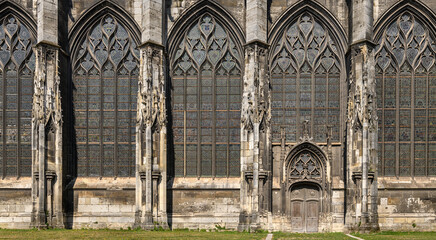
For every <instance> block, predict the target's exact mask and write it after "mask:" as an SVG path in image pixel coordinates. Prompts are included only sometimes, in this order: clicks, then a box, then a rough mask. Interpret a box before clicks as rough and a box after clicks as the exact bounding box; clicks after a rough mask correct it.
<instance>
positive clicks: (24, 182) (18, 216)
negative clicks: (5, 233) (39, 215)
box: [0, 177, 32, 228]
mask: <svg viewBox="0 0 436 240" xmlns="http://www.w3.org/2000/svg"><path fill="white" fill-rule="evenodd" d="M31 183H32V180H31V179H30V178H28V177H24V178H20V179H17V178H5V179H1V180H0V228H30V227H31V213H32V197H31Z"/></svg>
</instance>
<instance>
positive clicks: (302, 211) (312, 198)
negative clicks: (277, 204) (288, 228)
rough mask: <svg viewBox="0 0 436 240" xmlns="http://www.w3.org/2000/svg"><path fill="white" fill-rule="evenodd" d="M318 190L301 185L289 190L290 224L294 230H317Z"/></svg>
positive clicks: (310, 186)
mask: <svg viewBox="0 0 436 240" xmlns="http://www.w3.org/2000/svg"><path fill="white" fill-rule="evenodd" d="M319 197H320V194H319V190H318V188H317V187H315V186H312V185H301V186H298V187H295V188H293V189H292V192H291V224H292V230H293V231H294V232H318V218H319Z"/></svg>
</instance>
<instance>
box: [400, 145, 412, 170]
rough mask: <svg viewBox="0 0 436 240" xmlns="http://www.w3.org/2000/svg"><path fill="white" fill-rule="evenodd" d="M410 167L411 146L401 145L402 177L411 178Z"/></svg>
mask: <svg viewBox="0 0 436 240" xmlns="http://www.w3.org/2000/svg"><path fill="white" fill-rule="evenodd" d="M410 166H411V164H410V144H409V143H400V176H409V175H410Z"/></svg>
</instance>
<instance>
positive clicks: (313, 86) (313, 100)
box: [309, 69, 315, 137]
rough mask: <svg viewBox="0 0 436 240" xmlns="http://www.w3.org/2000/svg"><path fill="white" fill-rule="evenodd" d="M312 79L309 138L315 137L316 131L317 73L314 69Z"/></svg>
mask: <svg viewBox="0 0 436 240" xmlns="http://www.w3.org/2000/svg"><path fill="white" fill-rule="evenodd" d="M310 79H311V83H310V85H311V86H310V87H311V89H310V91H311V93H310V95H311V96H310V101H311V103H310V108H311V110H310V133H309V136H312V137H313V132H314V131H313V130H314V125H315V124H314V123H315V121H314V120H315V71H314V70H313V69H312V72H311V74H310Z"/></svg>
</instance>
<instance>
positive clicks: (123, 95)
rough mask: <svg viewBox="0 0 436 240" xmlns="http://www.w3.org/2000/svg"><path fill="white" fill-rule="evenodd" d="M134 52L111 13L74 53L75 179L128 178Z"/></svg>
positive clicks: (131, 172)
mask: <svg viewBox="0 0 436 240" xmlns="http://www.w3.org/2000/svg"><path fill="white" fill-rule="evenodd" d="M138 63H139V50H138V48H137V45H136V43H135V41H134V40H133V38H132V36H131V34H130V33H129V32H128V31H127V30H126V28H125V27H124V26H123V25H122V24H121V23H119V22H118V21H117V19H116V18H115V17H113V16H112V15H111V14H107V15H105V16H103V17H102V18H101V19H99V20H98V21H96V24H94V26H92V27H91V28H90V29H89V30H87V32H86V34H85V37H84V39H83V40H81V42H80V45H79V48H78V50H77V53H76V54H75V58H74V62H73V67H74V76H73V82H74V87H75V89H74V95H73V102H74V109H75V130H76V139H77V165H78V174H79V176H134V174H135V170H134V168H135V160H134V158H135V155H134V153H135V126H136V123H135V121H136V102H137V100H136V98H137V91H138V86H137V85H138V75H139V69H138Z"/></svg>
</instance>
